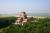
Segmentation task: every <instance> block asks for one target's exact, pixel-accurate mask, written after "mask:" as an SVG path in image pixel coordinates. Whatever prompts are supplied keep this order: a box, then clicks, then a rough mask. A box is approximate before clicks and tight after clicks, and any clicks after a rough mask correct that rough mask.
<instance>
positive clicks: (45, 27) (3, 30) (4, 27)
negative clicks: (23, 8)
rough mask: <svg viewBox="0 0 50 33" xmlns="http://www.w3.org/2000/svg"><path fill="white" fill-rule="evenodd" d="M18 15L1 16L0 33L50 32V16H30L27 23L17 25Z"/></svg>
mask: <svg viewBox="0 0 50 33" xmlns="http://www.w3.org/2000/svg"><path fill="white" fill-rule="evenodd" d="M15 21H16V17H3V18H1V17H0V33H50V18H45V19H36V18H30V19H28V22H27V23H26V24H24V25H23V26H22V25H15V24H12V23H15Z"/></svg>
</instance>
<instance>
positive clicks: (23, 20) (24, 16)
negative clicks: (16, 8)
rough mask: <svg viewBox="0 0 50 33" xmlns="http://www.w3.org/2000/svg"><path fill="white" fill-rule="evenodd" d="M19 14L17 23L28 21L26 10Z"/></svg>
mask: <svg viewBox="0 0 50 33" xmlns="http://www.w3.org/2000/svg"><path fill="white" fill-rule="evenodd" d="M19 15H20V17H19V18H17V20H16V24H19V25H20V24H22V25H23V24H24V23H25V22H27V14H26V12H21V13H20V14H19Z"/></svg>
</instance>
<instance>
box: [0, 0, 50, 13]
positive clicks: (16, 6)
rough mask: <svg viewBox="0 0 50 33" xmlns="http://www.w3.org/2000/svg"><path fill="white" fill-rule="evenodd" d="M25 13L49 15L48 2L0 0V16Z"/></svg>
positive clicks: (49, 4)
mask: <svg viewBox="0 0 50 33" xmlns="http://www.w3.org/2000/svg"><path fill="white" fill-rule="evenodd" d="M22 11H25V12H27V13H33V14H36V13H37V14H38V13H46V14H50V0H0V14H16V13H18V12H22Z"/></svg>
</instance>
